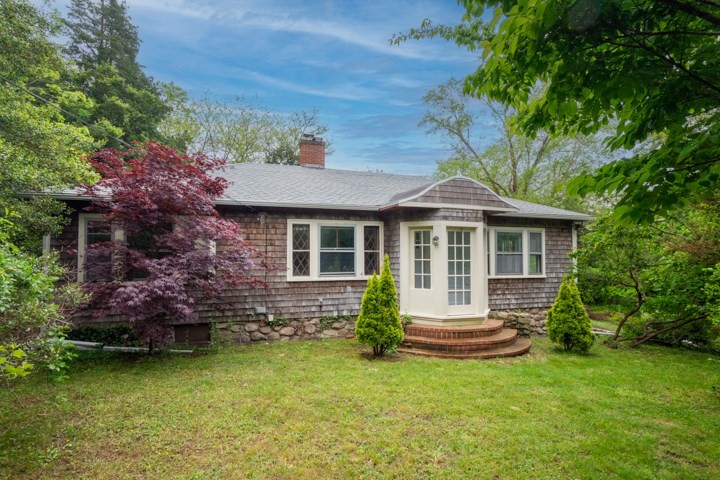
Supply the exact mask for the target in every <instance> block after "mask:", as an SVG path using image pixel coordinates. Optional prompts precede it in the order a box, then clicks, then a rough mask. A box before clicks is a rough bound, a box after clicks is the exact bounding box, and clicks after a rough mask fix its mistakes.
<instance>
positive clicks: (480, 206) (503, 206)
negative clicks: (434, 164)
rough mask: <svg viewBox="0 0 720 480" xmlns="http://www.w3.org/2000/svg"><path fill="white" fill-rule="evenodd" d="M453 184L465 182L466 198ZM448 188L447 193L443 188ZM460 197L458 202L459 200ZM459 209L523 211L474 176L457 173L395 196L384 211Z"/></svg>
mask: <svg viewBox="0 0 720 480" xmlns="http://www.w3.org/2000/svg"><path fill="white" fill-rule="evenodd" d="M453 185H454V186H455V188H458V187H459V186H460V185H462V187H461V188H462V189H463V190H464V195H465V198H463V196H462V195H458V196H455V195H453V194H452V193H453V192H452V188H453ZM444 189H445V190H447V191H445V192H443V190H444ZM455 200H457V201H455ZM403 207H406V208H407V207H409V208H432V209H438V208H456V209H462V210H489V211H494V212H498V213H500V212H520V209H518V208H517V207H516V206H514V205H512V204H510V203H509V202H507V201H505V199H503V198H502V197H501V196H499V195H498V194H497V193H495V192H493V191H492V190H490V189H489V188H488V187H487V186H485V185H483V184H482V183H480V182H478V181H477V180H473V179H472V178H468V177H464V176H461V175H457V176H454V177H450V178H446V179H443V180H438V181H437V182H434V183H430V184H428V185H423V186H420V187H417V188H414V189H412V190H408V191H405V192H401V193H398V194H396V195H394V196H393V197H392V198H391V199H390V202H389V203H387V204H386V205H383V206H382V207H380V211H387V210H393V209H396V208H403Z"/></svg>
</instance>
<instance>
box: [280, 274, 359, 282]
mask: <svg viewBox="0 0 720 480" xmlns="http://www.w3.org/2000/svg"><path fill="white" fill-rule="evenodd" d="M370 277H372V275H362V276H352V277H345V276H328V277H290V276H288V277H287V281H288V282H367V281H368V279H369V278H370Z"/></svg>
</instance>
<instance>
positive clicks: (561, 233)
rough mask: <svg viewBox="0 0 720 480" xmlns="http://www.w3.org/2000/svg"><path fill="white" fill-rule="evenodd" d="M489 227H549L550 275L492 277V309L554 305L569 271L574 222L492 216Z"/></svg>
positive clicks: (490, 294) (547, 268)
mask: <svg viewBox="0 0 720 480" xmlns="http://www.w3.org/2000/svg"><path fill="white" fill-rule="evenodd" d="M488 225H489V226H508V227H510V226H511V227H543V228H545V255H546V256H547V258H546V259H545V268H546V270H547V273H546V278H511V279H504V278H497V279H492V278H491V279H489V280H488V297H489V304H490V305H489V306H490V309H491V310H507V309H514V308H544V307H550V306H552V303H553V301H554V300H555V297H556V295H557V292H558V288H559V287H560V283H561V282H562V279H563V275H565V274H566V273H568V271H569V269H570V265H571V260H570V259H569V258H568V257H567V255H568V253H570V251H571V250H572V223H571V222H566V221H559V220H530V219H515V218H505V217H490V218H489V219H488Z"/></svg>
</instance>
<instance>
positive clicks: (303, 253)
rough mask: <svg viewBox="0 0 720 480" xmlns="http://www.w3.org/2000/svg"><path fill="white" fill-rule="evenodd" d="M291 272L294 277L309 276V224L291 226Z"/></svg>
mask: <svg viewBox="0 0 720 480" xmlns="http://www.w3.org/2000/svg"><path fill="white" fill-rule="evenodd" d="M292 272H293V276H296V277H308V276H310V225H308V224H305V223H302V224H297V223H296V224H294V225H293V226H292Z"/></svg>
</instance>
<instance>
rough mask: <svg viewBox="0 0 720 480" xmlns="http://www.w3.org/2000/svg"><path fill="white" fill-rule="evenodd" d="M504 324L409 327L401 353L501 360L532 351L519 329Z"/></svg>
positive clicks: (527, 340)
mask: <svg viewBox="0 0 720 480" xmlns="http://www.w3.org/2000/svg"><path fill="white" fill-rule="evenodd" d="M503 324H504V322H503V321H502V320H494V319H493V320H486V321H485V322H484V323H483V324H481V325H473V326H463V327H435V326H428V325H412V324H411V325H407V326H406V327H405V339H404V340H403V343H402V345H401V346H400V348H398V351H399V352H404V353H412V354H414V355H421V356H425V357H442V358H498V357H515V356H518V355H522V354H523V353H526V352H527V351H528V350H530V339H529V338H518V336H517V330H515V329H513V328H503Z"/></svg>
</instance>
